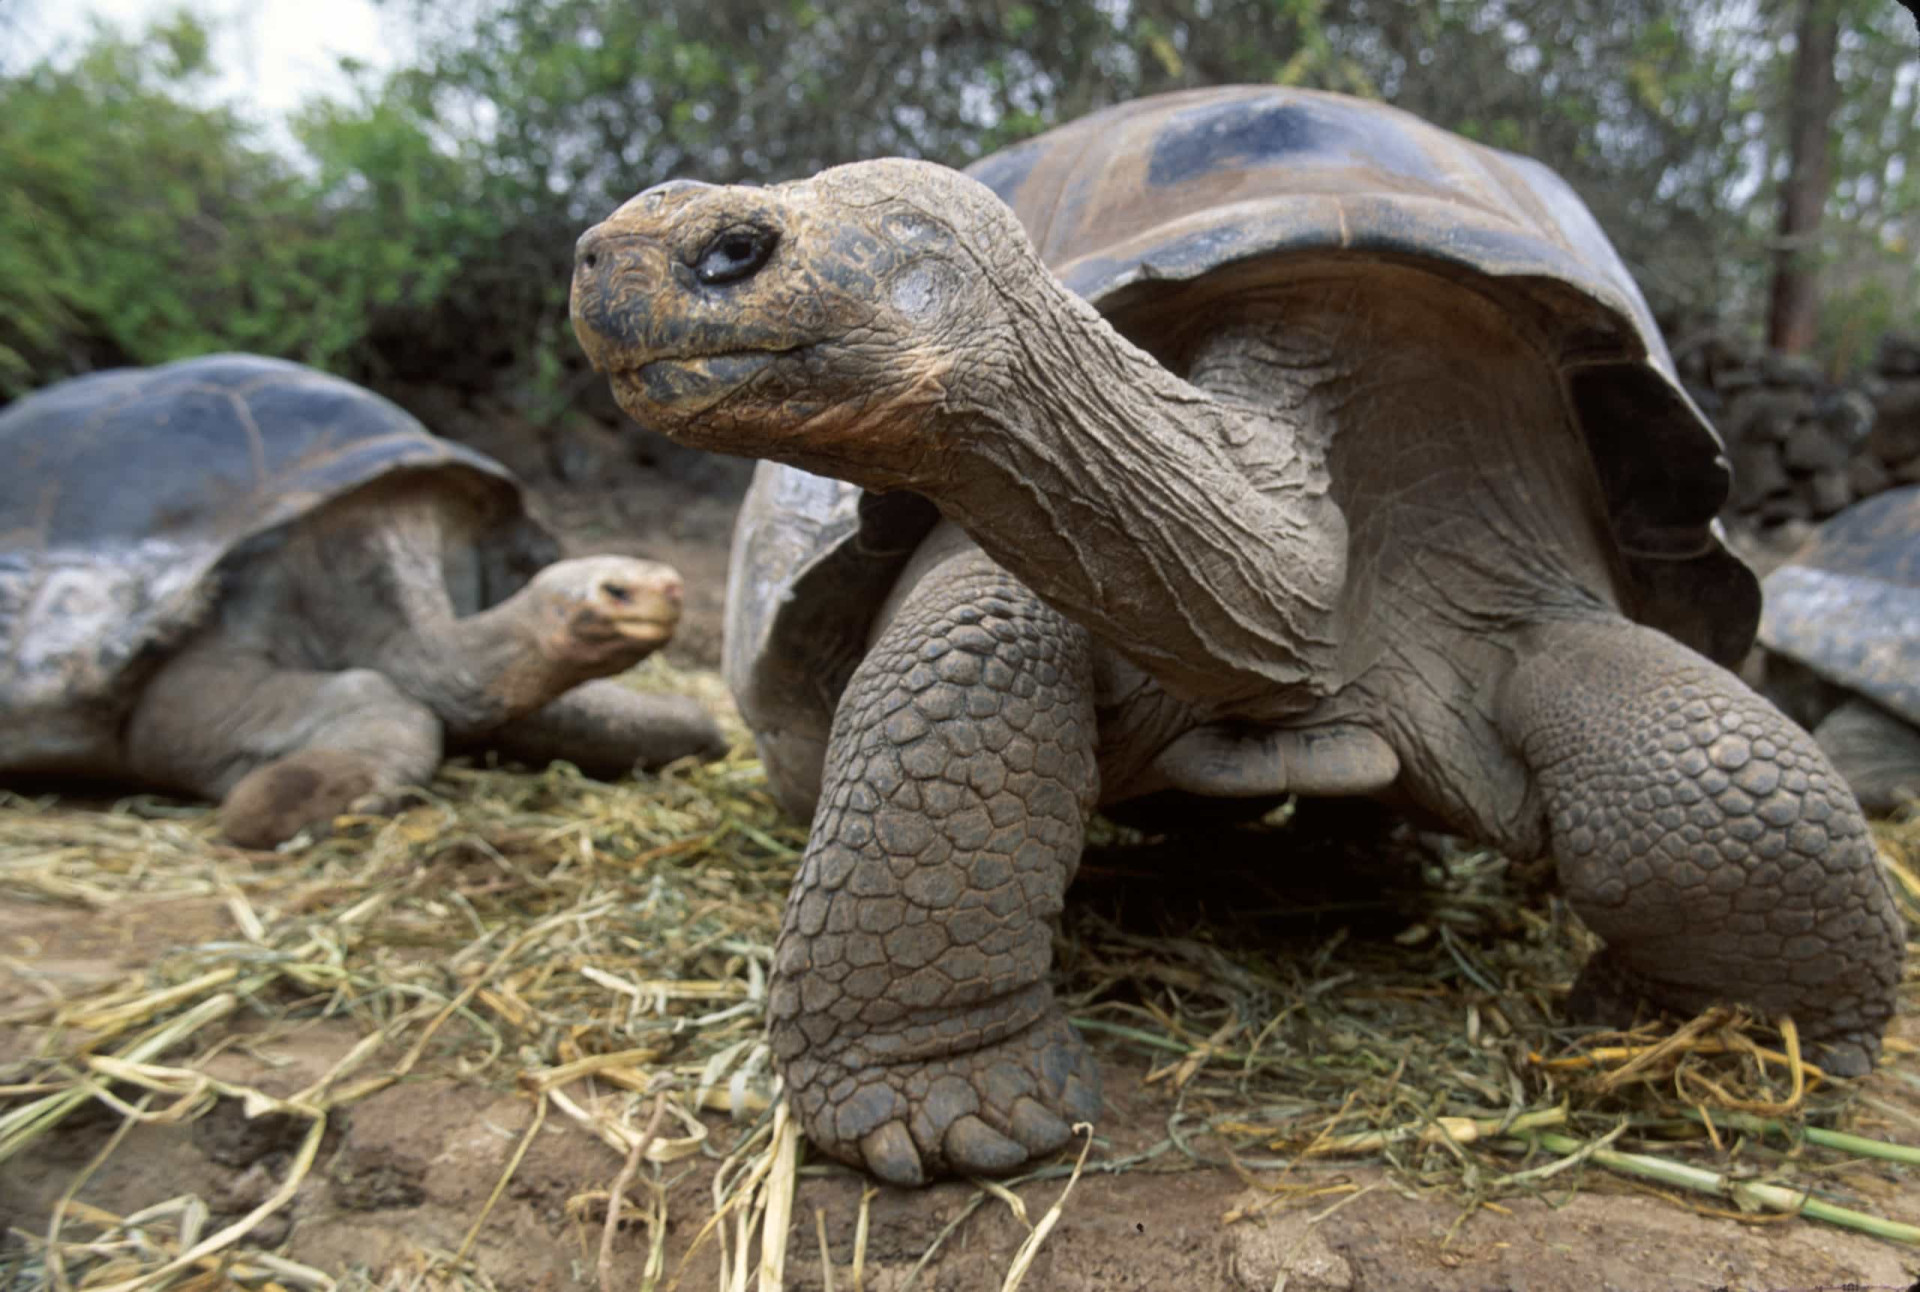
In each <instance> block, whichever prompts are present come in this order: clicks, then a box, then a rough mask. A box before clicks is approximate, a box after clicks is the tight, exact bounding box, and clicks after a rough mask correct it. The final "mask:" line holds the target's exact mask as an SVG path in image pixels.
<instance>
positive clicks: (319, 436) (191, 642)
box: [0, 355, 722, 846]
mask: <svg viewBox="0 0 1920 1292" xmlns="http://www.w3.org/2000/svg"><path fill="white" fill-rule="evenodd" d="M0 460H4V461H5V462H6V463H7V471H6V473H5V475H4V477H0V534H3V535H4V539H0V637H4V638H5V640H6V643H7V650H6V656H5V659H4V661H3V662H0V714H4V717H5V724H6V726H5V733H6V735H5V741H4V744H0V774H6V775H9V776H15V775H19V774H23V773H41V774H51V775H56V776H84V777H100V778H111V779H116V780H121V781H130V782H137V783H141V784H145V785H149V786H154V787H158V788H163V789H168V790H174V791H181V792H185V793H188V794H195V795H204V796H206V797H209V798H215V799H223V800H224V802H223V804H222V807H221V821H222V826H223V828H224V830H225V832H226V834H227V836H228V837H229V838H231V839H232V840H233V841H234V842H236V843H241V844H245V845H249V846H267V845H271V844H274V843H278V842H281V841H283V840H285V839H287V838H289V837H290V836H292V835H293V834H295V833H296V832H298V831H299V830H301V829H302V828H305V827H308V826H316V825H320V824H322V823H324V822H326V821H328V820H330V819H331V818H332V817H333V816H334V815H335V814H336V813H338V812H340V811H342V810H344V809H346V808H347V807H348V806H349V805H351V804H354V803H356V802H359V801H361V800H367V801H368V802H367V805H368V806H374V805H377V803H378V802H379V801H381V800H382V799H385V798H387V797H389V796H391V794H392V793H393V792H394V791H396V790H398V789H399V788H400V787H402V786H405V785H409V784H417V783H421V782H424V781H425V780H426V779H428V778H429V777H430V776H431V775H432V773H433V770H434V768H435V767H436V766H437V765H438V764H439V762H440V759H441V755H442V750H443V745H452V746H454V747H456V748H475V747H480V746H485V747H489V748H494V749H498V750H500V751H502V752H504V753H507V754H508V755H511V756H518V757H523V758H528V759H537V760H546V759H549V758H555V757H562V758H568V759H571V760H572V761H574V762H576V763H578V764H580V765H581V766H582V767H584V768H588V769H591V770H595V771H600V772H606V773H612V772H620V771H626V770H628V769H630V768H631V767H633V766H634V764H635V763H636V762H638V763H643V764H659V763H664V762H667V761H669V760H671V759H674V758H678V757H681V756H683V755H687V754H700V755H710V754H714V753H718V752H719V751H720V750H721V748H722V741H721V739H720V735H719V731H718V728H717V727H716V726H715V725H714V723H713V720H712V719H711V718H710V717H708V716H707V714H706V713H705V712H703V711H702V710H701V709H700V708H699V706H698V705H696V704H694V703H693V702H692V701H689V700H685V699H681V698H678V697H665V696H643V695H640V694H638V693H635V692H633V691H631V690H629V689H627V688H625V687H622V686H620V685H619V684H618V683H615V682H611V681H594V680H592V679H600V678H605V677H607V676H608V675H609V674H612V673H616V672H619V671H620V670H622V669H624V668H627V667H628V666H630V665H632V664H634V663H636V662H638V661H639V660H640V659H642V658H644V657H645V656H646V655H647V654H649V653H650V652H652V651H653V650H654V649H655V648H657V647H658V646H660V645H661V644H662V643H664V642H665V641H667V640H668V638H669V637H670V636H671V635H672V633H673V630H674V627H675V625H676V624H677V623H678V620H679V616H680V594H681V585H680V577H679V575H678V574H676V573H675V572H674V571H673V570H672V569H670V568H668V567H667V566H664V565H661V564H658V563H656V562H653V561H640V560H634V559H631V558H627V557H610V556H600V557H586V558H581V559H576V560H568V561H559V562H557V563H556V562H555V558H556V557H558V556H559V554H560V553H559V547H558V545H557V543H556V542H555V540H554V539H553V538H552V536H551V535H550V534H549V533H548V532H547V531H546V530H545V529H543V528H542V527H541V526H539V525H538V524H537V523H535V522H534V521H533V520H532V519H531V518H530V517H529V516H528V515H527V513H526V512H525V510H524V509H523V506H522V498H521V492H520V488H519V486H518V485H517V484H516V483H515V482H514V480H513V479H512V478H511V477H510V476H509V475H508V473H507V471H506V469H505V468H503V467H502V466H500V465H499V464H498V463H497V462H494V461H493V460H492V459H490V458H487V457H484V456H482V455H480V454H478V453H475V452H473V451H471V450H469V449H465V448H462V447H460V446H459V445H457V444H453V443H451V442H449V441H446V440H442V439H439V438H437V437H435V436H434V435H432V434H431V433H429V432H428V431H427V429H426V428H425V427H424V426H422V425H421V424H420V423H419V422H417V421H415V420H414V419H413V418H412V417H410V416H409V415H408V414H406V413H405V412H403V411H402V410H401V409H400V408H399V407H397V406H396V405H394V404H391V403H389V402H387V401H386V400H384V399H382V398H380V397H378V396H376V395H374V394H373V393H371V392H369V391H366V390H362V389H360V388H359V387H357V386H354V385H352V384H350V383H348V382H345V381H342V380H340V379H339V378H336V377H331V376H328V375H326V374H324V373H320V372H316V371H313V370H311V369H308V368H304V367H301V366H299V365H297V364H293V363H288V362H284V361H281V360H275V359H264V358H258V357H254V356H250V355H216V356H210V357H203V358H197V359H188V360H182V361H180V362H177V363H170V364H166V365H164V366H161V367H157V368H152V369H119V370H114V371H110V372H102V373H96V374H93V375H90V376H85V377H78V378H75V379H73V380H70V381H65V382H62V383H60V384H58V385H55V386H51V387H49V388H47V389H45V390H41V391H38V392H36V393H34V394H31V395H29V396H27V397H26V398H24V399H22V400H20V401H19V402H18V403H15V404H13V405H12V406H10V407H9V408H7V409H6V410H5V412H4V413H0Z"/></svg>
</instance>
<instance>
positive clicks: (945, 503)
mask: <svg viewBox="0 0 1920 1292" xmlns="http://www.w3.org/2000/svg"><path fill="white" fill-rule="evenodd" d="M1047 286H1048V288H1049V289H1050V290H1049V291H1045V292H1041V291H1033V292H1029V293H1025V294H1023V296H1022V299H1021V301H1020V303H1019V309H1018V311H1017V312H1016V313H1015V314H1014V317H1015V318H1016V319H1017V320H1018V324H1017V334H1016V335H1014V336H1013V337H1011V338H1008V339H1006V340H1005V341H1004V343H1002V344H999V345H990V344H983V346H982V347H981V350H980V352H979V354H978V355H977V356H976V362H974V363H973V364H972V366H971V367H969V368H967V369H965V370H964V371H962V372H960V373H958V374H956V380H955V382H954V383H953V387H952V391H951V393H950V396H949V399H948V400H947V402H946V404H945V406H944V407H943V408H942V410H941V411H940V413H939V415H938V416H939V419H940V421H941V422H942V423H943V424H942V425H941V427H940V428H939V431H938V442H939V443H940V445H941V452H940V454H939V455H938V456H939V462H938V466H939V469H940V470H939V476H940V478H939V479H936V480H929V481H926V482H924V483H917V484H916V487H917V488H919V489H920V490H921V491H922V492H924V493H925V494H926V495H927V496H928V497H930V498H931V499H932V500H933V501H934V502H935V503H936V504H937V505H938V506H939V508H940V509H941V511H942V512H943V513H944V514H945V515H947V516H948V517H949V518H950V519H952V520H954V521H955V522H956V523H958V524H959V525H960V526H961V527H962V528H963V529H965V530H966V531H967V532H968V533H969V534H971V535H972V536H973V538H974V539H975V541H976V542H978V543H979V544H980V545H981V547H982V548H983V549H985V550H986V552H987V553H988V554H989V555H990V556H992V557H993V558H994V559H995V560H996V561H998V562H999V563H1000V564H1002V565H1003V566H1005V567H1006V568H1007V569H1008V570H1009V571H1011V572H1012V573H1013V574H1014V575H1016V576H1017V577H1018V578H1020V579H1021V580H1022V581H1023V582H1024V583H1026V584H1027V585H1028V586H1029V587H1031V588H1032V589H1033V590H1034V592H1036V593H1037V594H1038V595H1039V596H1040V597H1042V598H1043V599H1044V600H1046V601H1048V602H1049V603H1050V604H1052V605H1053V606H1055V607H1056V608H1057V609H1059V610H1060V611H1061V612H1062V613H1064V614H1065V615H1067V616H1068V617H1069V618H1071V619H1073V620H1074V621H1076V622H1078V623H1080V624H1082V625H1084V626H1085V627H1087V628H1088V629H1089V630H1090V631H1091V632H1092V633H1093V634H1094V635H1095V636H1096V637H1098V638H1101V639H1102V640H1104V641H1105V642H1107V643H1108V644H1109V645H1111V646H1112V647H1114V648H1115V649H1117V650H1119V651H1120V652H1121V653H1123V654H1124V655H1126V656H1127V657H1128V658H1130V659H1132V660H1133V661H1134V662H1135V663H1136V664H1138V665H1139V666H1140V667H1141V668H1143V669H1145V670H1146V671H1147V672H1148V673H1150V674H1152V675H1153V676H1154V677H1155V678H1156V679H1158V680H1159V681H1160V682H1161V684H1162V685H1163V686H1165V687H1166V688H1167V689H1168V690H1169V691H1171V692H1173V693H1174V694H1175V695H1178V696H1180V697H1182V698H1184V699H1188V700H1192V701H1195V702H1198V703H1202V704H1209V705H1213V706H1217V707H1228V706H1235V705H1244V704H1245V703H1246V702H1248V701H1250V700H1254V699H1261V700H1263V701H1266V702H1269V703H1270V704H1278V705H1280V706H1281V707H1295V706H1297V707H1302V708H1304V707H1306V706H1307V705H1309V704H1310V703H1311V702H1312V701H1313V700H1314V699H1316V698H1318V696H1319V694H1321V693H1322V692H1323V689H1324V684H1325V682H1326V679H1327V678H1328V676H1329V673H1330V664H1331V660H1332V655H1333V650H1334V643H1333V634H1332V627H1331V621H1332V618H1333V613H1334V607H1335V601H1336V598H1337V596H1338V593H1339V590H1340V587H1341V584H1342V582H1343V580H1344V576H1345V555H1346V541H1345V524H1344V521H1343V519H1342V517H1341V515H1340V512H1339V509H1338V508H1337V507H1336V506H1335V505H1334V504H1333V502H1332V500H1331V498H1330V497H1329V494H1328V488H1329V481H1328V477H1327V472H1326V468H1325V464H1324V461H1323V455H1322V454H1321V453H1320V452H1319V451H1318V447H1317V445H1316V444H1315V443H1313V442H1312V440H1311V439H1310V438H1309V437H1308V436H1306V435H1304V434H1303V433H1302V428H1301V427H1300V426H1299V425H1297V424H1296V423H1295V422H1293V421H1291V420H1290V419H1289V417H1288V416H1287V412H1286V409H1285V408H1284V407H1283V406H1278V405H1275V404H1273V403H1272V402H1271V401H1269V402H1268V403H1266V404H1264V405H1262V404H1260V403H1256V402H1254V401H1250V400H1246V399H1240V398H1222V397H1220V396H1218V395H1215V394H1211V393H1209V392H1208V391H1206V390H1203V389H1201V388H1200V387H1198V386H1196V385H1194V384H1192V383H1189V382H1186V381H1183V380H1181V379H1179V378H1178V377H1176V376H1174V375H1173V374H1172V373H1170V372H1168V371H1167V370H1166V369H1165V368H1163V367H1161V366H1160V365H1159V364H1158V363H1157V362H1155V361H1154V360H1153V359H1152V358H1151V357H1150V356H1148V355H1147V354H1146V353H1145V352H1143V351H1141V350H1139V349H1138V348H1136V347H1134V346H1133V345H1131V344H1130V343H1128V342H1127V341H1126V340H1125V339H1123V338H1122V337H1121V336H1120V335H1119V334H1118V333H1117V332H1115V331H1114V330H1113V328H1112V327H1111V326H1109V325H1108V324H1107V323H1106V322H1105V321H1104V320H1103V319H1101V318H1100V317H1099V316H1098V315H1097V314H1095V313H1094V311H1093V310H1092V309H1091V307H1089V306H1087V305H1085V304H1084V303H1083V302H1081V301H1079V300H1078V298H1075V297H1072V296H1071V295H1070V294H1068V293H1067V292H1066V290H1065V289H1064V288H1061V287H1059V286H1058V284H1057V283H1055V282H1053V280H1051V279H1048V280H1047Z"/></svg>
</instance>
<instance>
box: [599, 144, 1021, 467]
mask: <svg viewBox="0 0 1920 1292" xmlns="http://www.w3.org/2000/svg"><path fill="white" fill-rule="evenodd" d="M575 254H576V258H575V267H574V275H573V294H572V314H573V326H574V332H575V334H576V335H577V336H578V337H579V339H580V343H581V345H582V346H583V347H584V348H585V350H586V353H587V356H588V358H589V359H591V360H592V362H593V365H594V367H595V368H596V369H599V370H601V371H603V372H606V373H608V374H610V378H611V381H612V385H613V390H614V395H615V397H616V398H617V399H618V400H619V401H620V404H621V406H622V407H623V408H624V409H625V410H626V411H627V413H628V414H629V415H631V416H632V417H633V418H634V419H635V420H636V421H638V422H640V423H641V424H642V425H644V426H647V427H649V428H650V429H653V430H657V431H661V432H663V433H665V434H666V435H668V436H669V437H671V438H673V439H675V440H678V441H681V442H683V443H686V444H690V445H693V446H696V447H699V448H705V449H712V450H717V451H720V452H724V453H733V454H739V455H743V456H747V457H758V458H772V459H775V460H778V461H783V462H789V463H792V464H793V465H796V466H801V467H804V468H807V469H810V470H814V471H819V472H822V473H824V474H831V475H837V476H841V477H843V478H846V479H850V480H853V481H855V482H856V483H859V484H864V485H868V486H869V487H880V488H885V487H889V486H894V485H901V484H907V483H911V482H912V481H913V480H914V479H916V478H923V477H924V474H925V469H926V468H927V467H928V465H929V461H928V460H929V457H930V456H933V455H936V453H935V451H936V449H937V445H936V444H935V442H934V441H935V439H936V438H937V431H936V428H935V427H934V426H932V425H931V424H930V419H929V417H928V414H929V413H930V412H931V411H932V410H934V409H937V408H938V407H939V406H940V405H941V404H942V403H943V402H944V401H946V400H947V399H948V398H949V396H950V391H951V389H952V387H953V385H954V384H955V381H956V379H957V378H958V377H959V376H961V375H962V373H963V370H964V369H965V368H966V367H967V366H968V365H969V364H970V363H972V362H974V361H975V360H974V357H973V356H974V354H975V353H976V352H977V349H978V347H979V344H980V341H981V335H982V329H983V327H985V328H990V327H991V326H992V322H991V319H992V317H993V316H995V315H996V314H999V311H996V310H995V309H993V308H992V305H993V301H994V299H995V298H1000V297H1003V295H1004V293H1001V292H996V291H993V290H991V289H990V286H989V284H990V283H991V282H992V281H994V280H995V279H996V278H1003V277H1005V273H1004V272H1003V271H1006V270H1010V269H1011V268H1012V267H1014V266H1017V265H1019V264H1020V262H1021V258H1022V257H1024V259H1025V262H1026V263H1027V264H1029V265H1030V266H1031V267H1032V268H1033V269H1038V261H1037V259H1036V258H1034V257H1033V254H1032V252H1031V249H1030V248H1029V246H1028V243H1027V240H1026V235H1025V234H1024V232H1022V230H1021V228H1020V225H1019V223H1018V221H1017V220H1016V219H1015V218H1014V215H1013V213H1012V212H1011V211H1010V210H1008V209H1007V208H1006V206H1005V205H1003V204H1002V203H1001V202H1000V200H999V199H998V198H997V197H995V196H994V195H993V193H992V192H991V191H990V190H988V189H987V188H985V187H984V186H983V185H981V184H979V183H978V182H976V181H974V180H972V179H969V178H967V177H966V176H963V175H961V174H959V173H958V172H956V171H952V170H948V169H947V168H945V167H942V166H936V165H933V164H931V163H927V162H915V161H903V160H897V159H888V160H881V161H869V162H858V163H854V164H852V165H848V166H841V167H836V168H834V169H832V170H828V171H823V172H821V173H820V174H818V175H816V176H814V177H813V178H811V179H807V180H802V181H797V182H794V183H789V184H782V185H778V186H774V187H768V188H759V187H750V186H729V187H720V186H714V185H707V184H698V183H693V182H690V181H685V180H676V181H673V182H670V183H666V184H662V185H659V186H658V187H655V188H650V189H648V190H646V191H645V192H643V193H641V194H640V195H639V196H637V197H635V198H633V199H631V200H630V201H628V202H627V203H625V204H624V205H623V206H621V207H620V208H619V210H617V211H615V212H614V213H613V214H612V215H611V216H610V217H608V218H607V219H606V220H604V221H603V222H601V223H600V224H598V225H595V226H594V227H593V228H592V229H589V230H588V231H587V232H586V234H585V235H583V236H582V237H581V239H580V241H579V244H578V246H577V248H576V253H575Z"/></svg>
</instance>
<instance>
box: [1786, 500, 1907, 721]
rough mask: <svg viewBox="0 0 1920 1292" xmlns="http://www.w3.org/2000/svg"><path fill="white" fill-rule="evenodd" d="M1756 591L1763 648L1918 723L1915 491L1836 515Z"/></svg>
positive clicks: (1858, 505) (1865, 503) (1858, 506)
mask: <svg viewBox="0 0 1920 1292" xmlns="http://www.w3.org/2000/svg"><path fill="white" fill-rule="evenodd" d="M1764 587H1765V591H1766V607H1765V610H1764V611H1763V612H1762V614H1761V618H1760V644H1761V645H1762V646H1764V647H1766V648H1767V649H1768V650H1770V651H1773V652H1774V653H1776V654H1779V655H1785V656H1787V657H1789V658H1791V659H1795V660H1798V661H1799V662H1800V663H1802V664H1805V665H1806V666H1807V667H1808V668H1810V669H1812V670H1813V671H1814V672H1816V673H1818V674H1820V676H1822V677H1824V678H1826V679H1827V680H1828V681H1829V682H1833V683H1836V684H1837V685H1840V686H1843V687H1846V688H1847V689H1848V690H1850V691H1857V692H1859V693H1860V694H1861V695H1864V696H1866V697H1867V698H1868V699H1870V700H1872V701H1874V702H1875V703H1877V704H1879V705H1880V706H1881V707H1882V708H1884V709H1887V710H1889V711H1891V712H1892V713H1895V714H1897V715H1899V716H1900V717H1901V718H1904V719H1905V720H1906V721H1908V722H1910V723H1913V724H1914V725H1915V726H1920V485H1909V486H1907V487H1905V488H1901V489H1890V490H1888V491H1887V492H1885V493H1881V494H1875V495H1874V496H1873V497H1871V498H1868V499H1867V500H1865V501H1864V502H1858V503H1855V504H1854V505H1853V506H1851V507H1849V508H1847V509H1846V510H1845V511H1843V512H1841V513H1839V514H1838V515H1837V516H1834V517H1833V518H1832V519H1830V520H1828V521H1827V522H1826V524H1824V525H1822V526H1821V527H1820V528H1819V529H1818V530H1816V531H1814V534H1813V537H1812V538H1810V539H1808V540H1807V542H1806V544H1805V545H1804V546H1803V547H1801V549H1800V550H1799V551H1798V552H1795V553H1794V555H1793V558H1792V559H1791V560H1790V561H1788V562H1787V563H1786V564H1785V565H1782V566H1781V567H1780V568H1779V569H1777V570H1775V571H1774V572H1773V573H1772V574H1770V575H1768V576H1767V581H1766V584H1765V585H1764Z"/></svg>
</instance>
